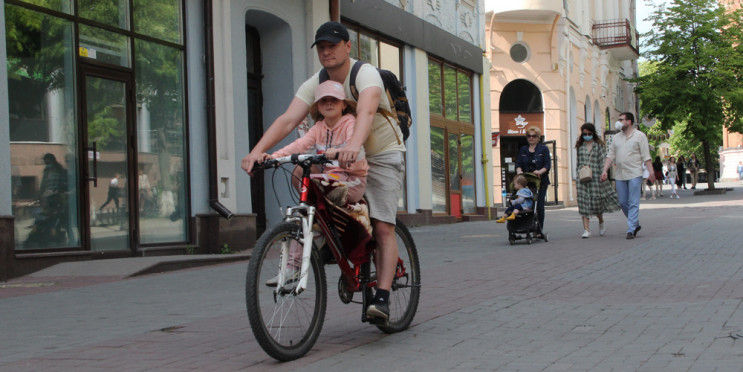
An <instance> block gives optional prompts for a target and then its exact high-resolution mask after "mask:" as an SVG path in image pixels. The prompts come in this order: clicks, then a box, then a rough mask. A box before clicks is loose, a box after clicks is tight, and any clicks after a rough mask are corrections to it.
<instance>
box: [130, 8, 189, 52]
mask: <svg viewBox="0 0 743 372" xmlns="http://www.w3.org/2000/svg"><path fill="white" fill-rule="evenodd" d="M181 9H182V5H181V0H134V9H133V13H134V14H133V18H134V32H136V33H139V34H143V35H147V36H151V37H154V38H157V39H162V40H166V41H170V42H172V43H181V42H182V40H183V38H182V35H181V33H182V32H181V22H182V14H181Z"/></svg>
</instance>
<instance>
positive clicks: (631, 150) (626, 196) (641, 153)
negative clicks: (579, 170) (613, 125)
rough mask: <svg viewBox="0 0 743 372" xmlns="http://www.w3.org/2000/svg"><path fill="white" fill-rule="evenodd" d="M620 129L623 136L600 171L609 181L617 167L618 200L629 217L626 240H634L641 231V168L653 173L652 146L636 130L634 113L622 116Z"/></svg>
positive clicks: (651, 177) (652, 177) (613, 143)
mask: <svg viewBox="0 0 743 372" xmlns="http://www.w3.org/2000/svg"><path fill="white" fill-rule="evenodd" d="M617 124H618V125H617V126H619V125H621V129H622V130H621V132H619V133H617V134H615V135H614V139H613V140H612V141H611V145H610V146H609V148H608V151H607V153H606V161H604V169H603V170H602V171H601V181H602V182H604V181H606V180H607V179H608V178H609V175H608V173H607V172H608V171H609V168H610V167H611V165H612V164H616V168H615V170H616V175H615V176H614V179H615V180H616V181H615V182H616V188H617V196H618V198H619V206H620V207H622V212H623V213H624V215H625V216H626V217H627V239H634V238H635V236H637V233H638V232H639V231H640V229H641V228H642V226H640V191H641V185H640V184H641V183H642V164H643V163H645V166H646V167H648V169H650V168H651V167H652V166H653V164H652V162H651V161H650V146H648V138H647V137H646V136H645V134H644V133H642V132H641V131H639V130H637V129H635V126H634V124H635V116H634V115H633V114H632V113H631V112H625V113H622V114H621V115H619V121H618V123H617ZM648 180H650V182H653V181H655V174H653V173H650V174H649V175H648Z"/></svg>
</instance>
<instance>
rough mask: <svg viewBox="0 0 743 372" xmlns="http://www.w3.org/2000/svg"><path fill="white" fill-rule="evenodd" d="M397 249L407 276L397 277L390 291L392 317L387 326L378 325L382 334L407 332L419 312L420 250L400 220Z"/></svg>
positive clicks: (397, 231)
mask: <svg viewBox="0 0 743 372" xmlns="http://www.w3.org/2000/svg"><path fill="white" fill-rule="evenodd" d="M395 235H397V247H398V250H399V255H400V258H402V260H403V264H404V266H405V270H406V275H405V276H403V277H397V276H396V277H395V280H394V281H393V282H392V290H391V291H390V302H389V306H390V317H389V321H388V323H387V325H386V326H385V325H377V328H379V329H380V330H381V331H382V332H385V333H396V332H401V331H404V330H406V329H407V328H408V327H409V326H410V323H412V322H413V318H414V317H415V313H416V312H417V311H418V301H419V300H420V292H421V287H420V285H421V274H420V272H421V269H420V261H419V260H418V249H417V248H416V247H415V241H414V240H413V236H412V235H411V234H410V230H408V228H407V227H406V226H405V224H403V223H402V221H400V220H399V219H398V220H397V221H396V223H395Z"/></svg>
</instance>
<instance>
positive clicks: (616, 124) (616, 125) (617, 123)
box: [614, 120, 624, 130]
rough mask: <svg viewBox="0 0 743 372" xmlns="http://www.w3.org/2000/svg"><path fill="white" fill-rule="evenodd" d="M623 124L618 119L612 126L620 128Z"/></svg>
mask: <svg viewBox="0 0 743 372" xmlns="http://www.w3.org/2000/svg"><path fill="white" fill-rule="evenodd" d="M623 126H624V124H622V122H621V121H618V120H617V122H616V123H614V128H616V129H617V130H622V127H623Z"/></svg>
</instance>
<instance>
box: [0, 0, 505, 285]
mask: <svg viewBox="0 0 743 372" xmlns="http://www.w3.org/2000/svg"><path fill="white" fill-rule="evenodd" d="M331 16H332V17H333V18H339V19H340V21H341V22H343V23H344V24H346V25H347V27H348V28H349V30H350V31H351V34H352V38H353V40H352V41H353V45H354V51H353V54H354V58H358V59H361V60H364V61H367V62H369V63H372V64H374V65H375V66H378V67H381V68H385V69H389V70H392V71H393V72H395V73H396V74H397V75H398V77H400V79H401V81H403V83H404V84H405V86H406V93H407V95H408V98H409V99H410V103H411V108H412V111H413V115H412V116H413V126H412V127H411V136H410V138H409V139H408V141H407V143H406V145H407V147H408V151H407V154H406V161H407V169H406V187H405V195H404V197H403V198H402V199H401V201H400V205H399V215H400V217H401V219H407V220H408V221H409V222H411V223H413V224H422V223H434V222H435V223H439V222H454V221H459V220H468V219H476V218H482V216H486V215H487V207H488V206H490V205H492V198H490V199H489V197H490V194H489V192H490V187H489V186H488V185H490V184H491V181H489V179H490V177H491V176H490V175H489V174H490V173H489V166H488V158H489V156H490V151H488V150H489V148H490V147H489V145H488V142H487V141H485V139H486V138H487V135H489V133H488V129H489V128H490V127H491V124H490V122H489V116H486V115H483V113H484V112H488V111H489V110H490V109H489V102H488V99H487V97H486V96H485V95H484V93H483V92H487V91H489V88H487V84H488V83H489V79H484V80H483V79H482V77H483V75H482V73H483V71H487V70H488V69H489V64H488V61H487V59H486V58H485V57H484V56H483V51H482V49H483V48H482V45H483V44H484V40H485V37H484V31H483V30H484V8H483V4H482V2H481V1H476V0H461V1H456V2H446V1H430V0H414V1H382V0H373V1H372V0H356V1H350V0H340V1H339V0H332V1H329V0H303V1H296V0H232V1H211V0H150V1H139V0H119V1H114V2H106V4H105V5H104V4H103V2H93V1H87V0H66V1H46V0H6V1H5V2H4V6H3V9H2V13H1V14H0V19H2V22H3V27H2V29H1V30H2V33H3V35H2V37H0V43H3V45H2V47H0V50H1V51H2V52H0V53H2V54H0V60H3V61H5V62H6V65H7V69H6V70H4V71H3V72H2V73H3V74H4V75H3V76H1V77H0V118H2V119H3V122H2V123H0V176H2V177H0V179H2V180H4V181H2V182H5V183H6V185H5V186H3V187H0V216H2V217H0V280H3V279H7V278H9V277H15V276H19V275H23V274H26V273H29V272H32V271H35V270H38V269H40V268H43V267H45V266H49V265H51V264H54V263H57V262H62V261H72V260H88V259H98V258H113V257H127V256H143V255H157V254H174V253H176V254H177V253H185V252H202V253H217V252H219V251H220V250H222V249H223V248H228V249H230V250H232V251H235V250H241V249H245V248H249V247H252V245H253V244H254V242H255V239H256V236H257V235H258V234H259V233H260V232H261V231H262V230H263V229H265V226H266V225H269V224H271V223H274V222H277V221H278V220H279V219H280V208H281V207H283V206H286V205H287V204H288V203H291V201H292V199H291V198H290V196H289V195H290V194H291V192H290V189H289V186H288V185H287V184H286V182H283V181H282V180H283V178H282V177H280V176H279V177H274V176H273V175H272V174H270V173H266V174H264V175H263V176H262V177H253V178H251V177H248V176H247V175H246V174H245V173H244V172H243V171H242V170H241V169H240V160H241V159H242V157H243V156H244V155H246V154H247V153H248V152H249V150H250V148H252V146H253V145H254V144H255V143H256V142H257V141H258V139H259V138H260V136H261V135H262V134H263V131H265V130H266V129H267V128H268V127H269V126H270V124H271V123H272V122H273V120H274V119H275V118H276V117H277V116H278V115H280V114H281V113H282V112H283V110H284V109H285V108H286V106H287V105H288V103H289V101H290V100H291V99H292V97H293V95H294V93H295V91H296V89H297V88H298V87H299V85H300V84H301V83H302V82H303V81H304V80H305V79H306V78H308V77H309V76H311V75H312V74H313V73H314V72H315V71H317V70H318V69H319V68H320V67H321V66H320V65H319V62H318V61H317V56H316V54H315V51H314V49H310V48H309V46H310V44H311V43H312V41H313V39H314V32H315V30H316V29H317V27H318V26H319V25H321V24H322V23H324V22H326V21H328V20H330V19H331ZM483 87H484V88H483ZM483 133H485V136H483ZM295 138H296V135H292V136H290V138H287V139H286V140H285V141H284V142H283V143H282V144H280V145H283V144H285V143H288V142H290V141H292V140H293V139H295ZM484 145H487V147H485V151H483V148H484V147H483V146H484ZM215 212H221V213H222V214H225V215H228V214H229V215H231V216H232V218H230V219H229V220H227V219H224V218H221V217H219V216H218V215H217V213H215Z"/></svg>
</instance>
